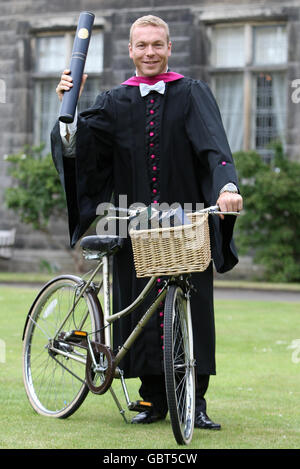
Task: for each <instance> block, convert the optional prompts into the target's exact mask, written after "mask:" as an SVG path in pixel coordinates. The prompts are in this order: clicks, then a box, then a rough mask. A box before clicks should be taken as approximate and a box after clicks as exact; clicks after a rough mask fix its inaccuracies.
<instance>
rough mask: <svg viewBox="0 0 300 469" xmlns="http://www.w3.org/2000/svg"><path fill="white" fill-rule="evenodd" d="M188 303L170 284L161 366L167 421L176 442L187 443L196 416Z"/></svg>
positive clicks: (165, 311) (180, 290) (175, 287)
mask: <svg viewBox="0 0 300 469" xmlns="http://www.w3.org/2000/svg"><path fill="white" fill-rule="evenodd" d="M194 365H195V363H194V355H193V334H192V323H191V316H190V302H189V300H188V299H186V297H185V295H184V293H183V291H182V289H181V288H180V287H178V286H177V285H171V287H170V288H169V291H168V293H167V296H166V300H165V310H164V369H165V382H166V393H167V400H168V407H169V413H170V420H171V425H172V430H173V433H174V436H175V439H176V441H177V443H178V444H180V445H183V444H189V443H190V441H191V439H192V436H193V430H194V419H195V371H194Z"/></svg>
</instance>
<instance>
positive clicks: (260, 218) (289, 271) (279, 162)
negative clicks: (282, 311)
mask: <svg viewBox="0 0 300 469" xmlns="http://www.w3.org/2000/svg"><path fill="white" fill-rule="evenodd" d="M273 149H274V158H273V159H272V162H271V163H270V164H267V163H265V162H264V161H263V160H262V158H261V156H260V155H259V154H258V153H256V152H254V151H249V152H242V151H241V152H237V153H235V154H234V160H235V163H236V167H237V171H238V174H239V180H240V190H241V194H242V196H243V198H244V211H243V214H242V215H241V217H240V219H239V223H238V235H237V245H238V248H239V251H240V254H245V253H249V252H250V253H252V254H253V256H254V261H255V262H256V263H257V264H261V265H263V266H264V270H265V274H264V275H265V279H266V280H268V281H274V282H298V281H300V164H299V163H298V162H296V161H291V160H290V159H289V158H288V157H287V156H286V155H284V152H283V149H282V145H281V144H280V143H275V144H274V145H273Z"/></svg>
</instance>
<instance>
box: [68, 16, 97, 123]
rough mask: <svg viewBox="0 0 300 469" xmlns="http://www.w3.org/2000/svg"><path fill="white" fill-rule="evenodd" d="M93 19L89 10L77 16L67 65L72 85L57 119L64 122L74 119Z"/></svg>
mask: <svg viewBox="0 0 300 469" xmlns="http://www.w3.org/2000/svg"><path fill="white" fill-rule="evenodd" d="M94 19H95V15H94V14H93V13H90V12H89V11H83V12H82V13H80V16H79V20H78V26H77V30H76V35H75V39H74V44H73V50H72V56H71V62H70V67H69V68H70V75H71V76H72V78H73V86H72V87H71V88H70V90H69V91H65V92H64V95H63V99H62V104H61V109H60V114H59V120H60V121H61V122H65V123H66V124H70V123H71V122H73V120H74V114H75V109H76V106H77V101H78V96H79V90H80V85H81V81H82V75H83V71H84V66H85V61H86V57H87V52H88V47H89V43H90V38H91V32H92V27H93V23H94Z"/></svg>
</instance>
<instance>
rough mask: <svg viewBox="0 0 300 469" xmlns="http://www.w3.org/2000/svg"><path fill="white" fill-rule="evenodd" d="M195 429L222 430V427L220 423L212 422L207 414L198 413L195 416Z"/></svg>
mask: <svg viewBox="0 0 300 469" xmlns="http://www.w3.org/2000/svg"><path fill="white" fill-rule="evenodd" d="M195 428H203V429H205V430H221V425H220V424H219V423H214V422H212V421H211V420H210V418H209V417H208V416H207V415H206V413H205V412H198V413H197V414H196V416H195Z"/></svg>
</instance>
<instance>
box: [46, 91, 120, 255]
mask: <svg viewBox="0 0 300 469" xmlns="http://www.w3.org/2000/svg"><path fill="white" fill-rule="evenodd" d="M113 134H114V108H113V103H112V99H111V96H110V94H109V92H105V93H102V94H101V95H99V96H98V97H97V99H96V101H95V104H94V105H93V106H92V107H91V108H90V109H87V110H86V111H84V112H82V113H81V114H79V116H78V121H77V133H76V155H75V158H65V157H64V156H63V150H62V141H61V137H60V132H59V123H58V122H56V124H55V126H54V129H53V130H52V133H51V148H52V157H53V161H54V164H55V166H56V169H57V171H58V173H59V176H60V179H61V182H62V184H63V187H64V189H65V193H66V200H67V209H68V222H69V234H70V244H71V246H72V247H73V246H74V245H75V244H76V242H77V241H78V239H79V238H80V237H81V236H82V235H83V234H84V233H85V231H86V230H87V229H88V227H89V226H90V224H91V223H92V222H93V221H94V219H95V218H96V211H97V206H98V205H99V204H100V203H102V202H109V201H110V200H111V197H112V192H113Z"/></svg>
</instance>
